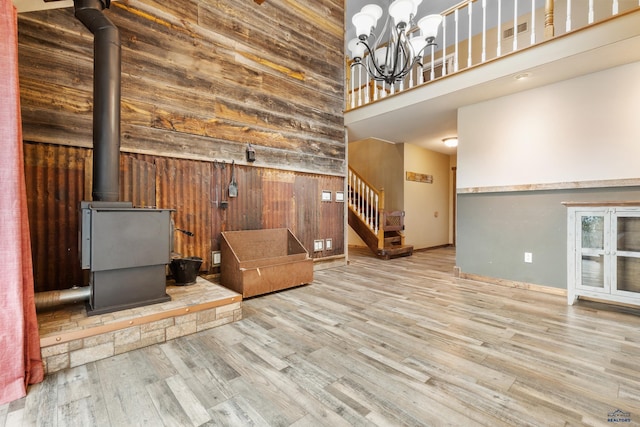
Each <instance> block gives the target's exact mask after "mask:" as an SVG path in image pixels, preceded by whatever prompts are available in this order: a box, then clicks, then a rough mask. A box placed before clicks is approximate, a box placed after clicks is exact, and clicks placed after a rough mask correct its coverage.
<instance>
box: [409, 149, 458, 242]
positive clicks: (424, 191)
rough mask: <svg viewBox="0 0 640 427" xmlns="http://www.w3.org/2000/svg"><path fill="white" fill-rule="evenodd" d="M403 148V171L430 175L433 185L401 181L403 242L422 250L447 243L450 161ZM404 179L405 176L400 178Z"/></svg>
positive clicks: (441, 156) (440, 154) (427, 153)
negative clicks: (402, 188)
mask: <svg viewBox="0 0 640 427" xmlns="http://www.w3.org/2000/svg"><path fill="white" fill-rule="evenodd" d="M403 146H404V159H405V160H404V171H405V175H406V172H414V173H419V174H425V175H431V176H432V177H433V182H432V183H424V182H415V181H408V180H406V179H404V211H405V218H404V225H405V243H406V244H407V245H413V247H414V248H415V249H423V248H429V247H434V246H440V245H446V244H448V243H449V212H450V209H449V199H450V191H449V189H450V188H451V187H450V166H449V165H450V158H449V155H447V154H442V153H437V152H435V151H431V150H427V149H424V148H422V147H419V146H417V145H413V144H403ZM403 178H404V177H403Z"/></svg>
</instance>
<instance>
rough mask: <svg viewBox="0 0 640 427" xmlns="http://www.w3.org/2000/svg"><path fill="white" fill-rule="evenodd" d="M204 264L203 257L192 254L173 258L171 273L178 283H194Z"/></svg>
mask: <svg viewBox="0 0 640 427" xmlns="http://www.w3.org/2000/svg"><path fill="white" fill-rule="evenodd" d="M201 265H202V258H200V257H197V256H190V257H186V258H175V259H172V260H171V273H172V274H173V278H174V279H176V285H193V284H194V283H196V277H197V276H198V271H199V270H200V266H201Z"/></svg>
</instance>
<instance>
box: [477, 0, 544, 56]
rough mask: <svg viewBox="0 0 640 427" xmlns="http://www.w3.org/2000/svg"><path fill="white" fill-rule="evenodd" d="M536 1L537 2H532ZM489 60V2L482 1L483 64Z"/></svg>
mask: <svg viewBox="0 0 640 427" xmlns="http://www.w3.org/2000/svg"><path fill="white" fill-rule="evenodd" d="M532 1H535V0H532ZM486 60H487V0H482V62H484V61H486Z"/></svg>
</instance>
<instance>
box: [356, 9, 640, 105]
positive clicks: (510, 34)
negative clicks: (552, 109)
mask: <svg viewBox="0 0 640 427" xmlns="http://www.w3.org/2000/svg"><path fill="white" fill-rule="evenodd" d="M639 7H640V0H464V1H462V2H461V3H459V4H457V5H456V6H453V7H451V8H449V9H447V10H445V11H443V12H442V13H441V14H442V16H443V21H442V27H441V28H440V31H439V34H438V38H437V39H436V43H437V45H438V46H439V47H440V49H439V50H436V48H435V47H431V51H430V52H428V54H427V52H425V55H424V58H423V61H422V63H421V64H416V65H415V66H414V68H413V69H412V70H411V72H410V73H409V74H408V75H407V76H406V77H405V78H404V79H403V80H402V81H400V82H396V83H395V84H393V85H389V84H386V83H385V82H377V81H374V80H373V79H371V77H370V76H369V74H368V73H367V72H366V70H365V69H364V67H363V66H362V65H361V64H355V63H353V62H352V61H350V60H347V63H346V65H347V71H346V76H347V84H346V85H345V87H346V90H347V96H346V102H347V105H346V110H347V111H348V110H350V109H354V108H357V107H361V106H364V105H367V104H369V103H372V102H375V101H377V100H379V99H382V98H385V97H387V96H390V95H394V94H396V93H400V92H402V91H404V90H407V89H411V88H413V87H416V86H420V85H424V84H427V83H429V82H432V81H434V80H438V79H441V78H444V77H446V76H450V75H452V74H455V73H457V72H459V71H462V70H464V69H466V68H469V67H472V66H475V65H479V64H482V63H485V62H487V61H490V60H493V59H495V58H499V57H501V56H504V55H507V54H509V53H512V52H515V51H517V50H520V49H523V48H525V47H529V46H533V45H535V44H537V43H540V42H541V41H544V40H548V39H551V38H553V37H556V36H559V35H562V34H566V33H569V32H571V31H575V30H577V29H580V28H583V27H586V26H589V25H591V24H593V23H596V22H598V21H602V20H605V19H608V18H611V17H613V16H615V15H617V14H619V13H622V12H625V11H627V10H632V9H636V8H639ZM467 35H470V36H467ZM442 46H446V48H445V49H442V48H441V47H442ZM363 62H364V61H363Z"/></svg>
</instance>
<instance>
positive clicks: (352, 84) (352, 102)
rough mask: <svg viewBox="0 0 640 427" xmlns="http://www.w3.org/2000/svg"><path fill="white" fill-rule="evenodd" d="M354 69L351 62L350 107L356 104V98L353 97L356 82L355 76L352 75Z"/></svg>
mask: <svg viewBox="0 0 640 427" xmlns="http://www.w3.org/2000/svg"><path fill="white" fill-rule="evenodd" d="M354 70H355V67H354V64H351V108H355V106H356V98H355V94H356V93H355V90H356V83H355V76H354V75H353V71H354ZM358 105H360V104H358Z"/></svg>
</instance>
